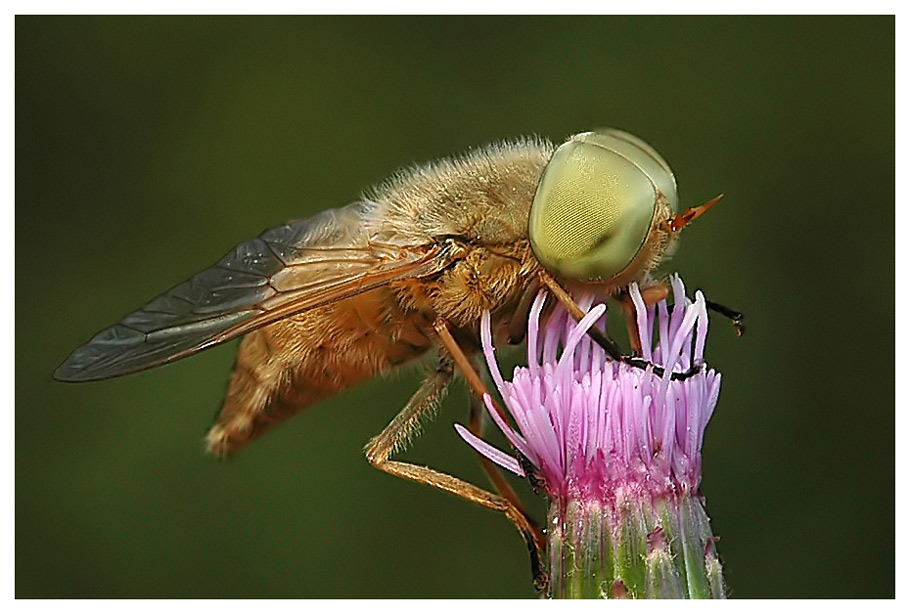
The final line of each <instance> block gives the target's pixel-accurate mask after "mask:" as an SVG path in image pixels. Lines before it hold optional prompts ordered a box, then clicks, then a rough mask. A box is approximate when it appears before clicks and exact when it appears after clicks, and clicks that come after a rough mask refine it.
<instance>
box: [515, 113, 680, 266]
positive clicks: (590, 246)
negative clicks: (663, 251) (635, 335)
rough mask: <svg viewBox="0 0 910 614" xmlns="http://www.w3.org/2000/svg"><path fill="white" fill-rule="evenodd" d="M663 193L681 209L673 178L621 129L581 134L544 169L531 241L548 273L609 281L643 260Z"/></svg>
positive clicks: (533, 209)
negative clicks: (640, 256) (643, 249)
mask: <svg viewBox="0 0 910 614" xmlns="http://www.w3.org/2000/svg"><path fill="white" fill-rule="evenodd" d="M658 193H660V194H663V195H664V196H665V197H666V199H667V200H668V201H669V203H670V206H671V208H672V209H673V211H674V212H675V211H676V207H677V195H676V179H675V178H674V177H673V172H672V171H671V170H670V167H669V166H667V163H666V162H665V161H664V160H663V158H661V157H660V155H658V153H657V152H656V151H654V149H653V148H651V146H649V145H648V144H647V143H645V142H644V141H642V140H641V139H639V138H637V137H635V136H632V135H631V134H628V133H625V132H620V131H619V130H603V131H598V132H586V133H583V134H579V135H576V136H574V137H572V138H571V139H569V140H568V141H566V142H565V143H563V144H562V145H561V146H560V147H559V148H558V149H557V150H556V152H555V153H554V154H553V157H552V158H551V159H550V161H549V162H548V163H547V167H546V169H544V173H543V176H542V177H541V179H540V184H539V185H538V186H537V192H536V194H535V195H534V203H533V205H532V206H531V218H530V224H529V227H528V236H529V238H530V240H531V248H532V249H533V250H534V254H535V255H536V256H537V258H538V260H540V262H541V264H543V265H544V266H545V267H546V268H548V269H550V270H552V271H554V272H556V273H558V274H561V275H565V276H567V277H571V278H573V279H579V280H594V279H609V278H611V277H613V276H615V275H616V274H618V273H620V272H621V271H622V270H623V269H625V268H626V267H627V266H628V265H629V264H630V263H631V262H632V260H633V259H634V258H635V256H636V255H637V254H638V252H639V250H640V249H641V247H642V245H643V244H644V242H645V239H646V238H647V236H648V231H649V229H650V228H651V221H652V218H653V217H654V211H655V207H656V205H657V198H658Z"/></svg>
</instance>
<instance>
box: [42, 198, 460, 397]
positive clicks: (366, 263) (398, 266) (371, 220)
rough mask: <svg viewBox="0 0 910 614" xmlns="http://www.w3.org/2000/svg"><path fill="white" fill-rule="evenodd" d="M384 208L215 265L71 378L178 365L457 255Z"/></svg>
mask: <svg viewBox="0 0 910 614" xmlns="http://www.w3.org/2000/svg"><path fill="white" fill-rule="evenodd" d="M378 207H379V205H376V204H375V203H371V202H357V203H353V204H351V205H348V206H347V207H343V208H340V209H330V210H328V211H323V212H322V213H319V214H318V215H316V216H314V217H311V218H309V219H306V220H301V221H296V222H289V223H288V224H285V225H284V226H279V227H277V228H273V229H271V230H267V231H266V232H264V233H263V234H261V235H260V236H259V237H258V238H256V239H252V240H250V241H246V242H244V243H241V244H240V245H238V246H237V247H235V248H234V249H233V250H231V251H230V252H229V253H228V254H227V255H225V256H224V257H223V258H222V259H221V260H220V261H218V263H217V264H215V265H214V266H212V267H210V268H208V269H206V270H204V271H202V272H201V273H198V274H197V275H195V276H193V277H192V278H191V279H189V280H188V281H186V282H184V283H182V284H180V285H179V286H177V287H175V288H172V289H171V290H170V291H168V292H166V293H165V294H162V295H161V296H159V297H158V298H155V299H153V300H152V301H151V302H149V303H148V304H147V305H145V306H144V307H142V308H141V309H139V310H137V311H134V312H133V313H131V314H129V315H127V316H126V317H125V318H123V319H122V320H120V322H119V323H117V324H115V325H113V326H111V327H110V328H107V329H105V330H102V331H101V332H99V333H98V334H96V335H95V336H94V337H92V338H91V340H89V341H88V343H86V344H85V345H83V346H81V347H79V348H77V349H76V350H75V351H74V352H73V353H72V354H71V355H70V356H69V358H67V359H66V361H65V362H64V363H63V364H62V365H60V367H59V368H58V369H57V371H56V372H55V373H54V377H55V378H56V379H58V380H62V381H70V382H77V381H90V380H96V379H104V378H108V377H115V376H117V375H124V374H127V373H132V372H134V371H139V370H141V369H147V368H149V367H154V366H157V365H161V364H164V363H168V362H172V361H174V360H178V359H180V358H183V357H185V356H188V355H190V354H193V353H195V352H198V351H199V350H202V349H205V348H208V347H210V346H212V345H215V344H218V343H222V342H224V341H227V340H229V339H233V338H235V337H237V336H239V335H242V334H245V333H247V332H250V331H252V330H254V329H256V328H259V327H261V326H265V325H266V324H269V323H271V322H274V321H276V320H279V319H281V318H285V317H287V316H290V315H293V314H295V313H300V312H302V311H306V310H307V309H312V308H313V307H316V306H318V305H324V304H326V303H329V302H332V301H337V300H341V299H344V298H347V297H350V296H353V295H355V294H358V293H360V292H365V291H367V290H369V289H371V288H375V287H377V286H380V285H383V284H387V283H389V282H390V281H392V280H396V279H404V278H413V277H422V276H425V275H430V274H432V273H435V272H438V271H440V270H442V269H443V268H445V266H447V265H448V264H449V263H450V261H451V258H450V256H449V252H448V250H447V249H446V248H445V247H444V246H443V245H439V244H432V243H431V244H426V245H409V244H407V241H404V240H402V238H401V237H397V236H394V235H393V234H391V233H388V232H383V231H382V230H381V220H379V219H377V218H378V217H379V216H378V215H377V208H378Z"/></svg>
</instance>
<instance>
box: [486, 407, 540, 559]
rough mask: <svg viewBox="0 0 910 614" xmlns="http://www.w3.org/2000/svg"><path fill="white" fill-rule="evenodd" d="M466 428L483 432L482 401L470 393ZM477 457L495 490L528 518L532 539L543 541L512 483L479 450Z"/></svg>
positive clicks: (538, 526) (538, 529)
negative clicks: (533, 536)
mask: <svg viewBox="0 0 910 614" xmlns="http://www.w3.org/2000/svg"><path fill="white" fill-rule="evenodd" d="M468 430H469V431H470V432H471V433H472V434H474V435H475V436H477V437H480V436H481V435H482V434H483V401H482V400H481V399H480V397H478V396H477V395H476V394H471V411H470V414H469V417H468ZM477 458H478V460H480V465H481V466H482V467H483V470H484V472H485V473H486V474H487V477H489V478H490V481H491V482H492V483H493V486H495V487H496V491H497V492H499V494H501V495H502V496H503V497H504V498H505V499H507V500H508V501H509V502H510V503H511V504H512V505H514V506H515V509H517V510H518V511H519V512H521V513H522V514H523V515H524V517H525V518H526V519H527V520H528V524H529V525H531V527H532V528H533V529H534V535H535V538H534V541H535V542H536V543H538V544H542V543H544V534H543V531H542V530H541V528H540V525H539V524H537V523H536V522H534V521H533V520H532V519H531V517H530V516H529V515H528V513H527V512H526V511H525V509H524V506H523V505H522V503H521V499H519V498H518V494H517V493H516V492H515V490H514V489H513V488H512V485H511V484H509V483H508V482H507V481H506V479H505V476H503V475H502V472H501V471H500V470H499V468H498V467H497V466H496V465H495V464H493V462H492V461H491V460H490V459H488V458H487V457H486V456H484V455H483V454H481V453H480V452H477ZM526 473H527V471H526ZM528 476H529V478H531V474H530V473H528ZM532 485H533V481H532Z"/></svg>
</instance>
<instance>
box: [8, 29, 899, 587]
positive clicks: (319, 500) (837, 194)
mask: <svg viewBox="0 0 910 614" xmlns="http://www.w3.org/2000/svg"><path fill="white" fill-rule="evenodd" d="M604 125H612V126H617V127H622V128H624V129H626V130H629V131H631V132H633V133H635V134H637V135H639V136H641V137H643V138H645V139H646V140H647V141H649V142H650V143H651V144H652V145H654V146H655V147H656V148H657V150H658V151H660V152H661V153H662V154H663V155H664V156H665V157H666V158H667V160H668V161H669V162H670V164H671V166H672V167H673V169H674V170H675V172H676V175H677V178H678V181H679V183H680V188H681V196H682V200H683V202H684V203H686V204H688V205H691V204H697V203H701V202H703V201H705V200H707V199H708V198H710V197H712V196H714V195H715V194H717V193H719V192H724V193H725V194H726V198H725V199H724V201H723V202H722V204H720V205H719V206H718V207H717V208H715V209H714V210H713V211H712V212H711V214H710V215H707V216H705V217H704V218H702V219H701V220H699V221H698V222H697V223H696V224H695V225H694V226H693V227H692V228H690V229H688V230H686V232H685V237H684V240H683V242H682V246H681V249H680V251H679V253H678V255H677V257H676V258H675V259H674V260H673V262H672V263H671V264H670V266H668V267H665V270H667V271H672V270H678V271H680V272H681V273H682V274H683V275H684V277H685V279H686V281H687V282H688V284H689V286H690V287H692V288H694V287H702V288H705V289H706V290H707V291H708V293H709V296H710V297H712V298H714V299H715V300H719V301H721V302H725V303H727V304H730V305H732V306H735V307H736V308H739V309H742V310H743V311H744V312H745V313H746V314H747V323H748V333H747V335H746V336H745V337H743V338H741V339H740V338H737V337H735V335H734V334H733V331H732V330H731V329H730V328H729V327H728V326H727V325H725V324H724V323H723V322H722V321H720V320H716V323H715V325H714V327H713V330H712V334H711V341H710V344H709V353H708V357H709V359H710V360H711V361H712V363H713V365H714V366H716V367H717V368H719V369H721V370H722V371H723V373H724V386H723V391H722V394H721V400H720V403H719V405H718V410H717V413H716V414H715V418H714V420H713V421H712V423H711V425H710V426H709V428H708V433H707V438H706V445H705V451H704V454H705V460H704V475H705V477H704V482H703V489H704V492H705V494H706V496H707V502H708V511H709V513H710V514H711V516H712V518H713V526H714V530H715V532H716V533H717V534H718V535H720V536H721V537H722V541H721V542H720V546H719V547H720V552H721V555H722V556H723V560H724V563H725V572H726V575H727V579H728V581H729V585H730V587H731V594H732V596H733V597H891V596H893V595H894V485H895V484H894V478H895V475H894V383H895V381H894V366H893V361H894V345H893V333H894V268H893V267H894V230H895V227H894V19H893V18H891V17H884V18H868V17H867V18H850V17H840V18H811V17H810V18H702V17H692V18H632V17H596V18H595V17H584V18H543V17H541V18H441V17H440V18H72V17H66V18H47V17H39V18H34V17H19V18H17V19H16V190H17V191H16V251H17V253H16V380H15V383H16V593H17V595H18V596H19V597H342V596H344V597H533V596H534V595H535V593H534V590H533V589H532V588H531V586H530V582H529V574H528V563H527V558H526V553H525V549H524V545H523V544H522V542H521V540H520V539H519V537H518V535H517V534H516V532H515V531H514V530H513V528H512V527H511V526H510V525H509V524H508V522H507V521H506V520H504V519H503V518H501V517H498V516H496V515H494V514H493V513H490V512H487V511H484V510H481V509H479V508H474V507H472V506H471V505H469V504H467V503H464V502H462V501H460V500H457V499H455V498H454V497H451V496H448V495H444V494H441V493H439V492H435V491H433V490H431V489H428V488H425V487H419V486H416V485H412V484H410V483H406V482H404V481H401V480H398V479H395V478H392V477H390V476H387V475H385V474H382V473H380V472H378V471H376V470H374V469H372V468H371V467H370V466H369V465H368V464H367V463H366V462H365V460H364V459H363V457H362V454H361V446H362V445H363V444H364V442H366V441H367V439H369V437H371V436H372V435H374V434H375V433H377V432H378V431H379V430H380V429H381V428H382V427H383V426H385V424H386V423H387V422H388V421H389V420H390V419H391V418H392V416H393V415H394V414H395V412H396V411H397V410H398V409H399V408H400V407H401V406H402V405H403V404H404V402H405V400H406V399H407V397H408V396H409V394H410V392H411V391H413V389H414V388H415V387H416V386H417V383H418V381H419V373H418V372H417V371H416V370H411V371H407V372H405V373H402V374H400V375H397V376H395V377H393V378H391V381H375V382H370V383H367V384H365V385H362V386H360V387H358V388H356V389H354V390H351V391H349V392H347V393H345V394H342V395H340V396H339V397H337V398H335V399H332V400H330V401H327V402H325V403H322V404H321V405H319V406H317V407H314V408H312V409H311V410H309V411H307V412H305V413H304V414H302V415H300V416H298V417H296V418H295V419H293V420H291V421H289V422H288V423H286V424H285V425H283V426H282V427H281V428H279V429H277V430H275V431H274V432H273V433H271V434H270V435H269V436H267V437H266V438H264V439H263V440H261V441H260V442H258V443H257V444H256V445H254V446H252V447H251V448H249V449H248V450H247V451H245V452H244V453H242V454H241V455H239V456H238V457H237V458H235V459H233V460H231V461H229V462H227V463H218V462H216V461H214V460H213V459H212V458H210V457H208V456H206V455H204V454H203V446H202V436H203V434H204V433H205V430H206V428H207V426H208V425H209V422H210V420H211V417H212V415H213V414H214V412H215V410H216V409H217V408H218V407H219V404H220V402H221V398H222V394H223V391H224V387H225V381H226V378H227V375H228V372H229V369H230V366H231V363H232V361H233V353H234V350H235V345H234V344H230V346H229V347H222V348H217V349H215V350H212V351H209V352H206V353H204V354H202V355H199V356H196V357H193V358H191V359H188V360H185V361H182V362H179V363H177V364H174V365H171V366H168V367H164V368H161V369H157V370H153V371H149V372H145V373H141V374H138V375H134V376H131V377H126V378H121V379H117V380H112V381H107V382H101V383H93V384H86V385H66V384H61V383H57V382H54V381H52V380H51V377H50V376H51V373H52V372H53V370H54V368H55V367H56V366H57V364H58V363H59V362H60V361H62V360H63V358H65V357H66V355H67V354H68V352H69V351H70V350H72V349H73V348H75V347H76V346H77V345H78V344H80V343H81V342H83V341H84V340H86V339H87V338H88V337H89V336H90V335H91V334H92V333H94V332H95V331H96V330H97V329H99V328H101V327H104V326H106V325H109V324H111V323H113V322H114V321H116V320H117V319H118V318H119V317H120V316H122V315H123V314H125V313H126V312H128V311H130V310H132V309H133V308H135V307H138V306H140V305H141V304H143V303H144V302H145V301H146V300H147V299H149V298H151V297H152V296H154V295H156V294H157V293H159V292H160V291H162V290H164V289H166V288H169V287H170V286H172V285H174V284H175V283H177V282H179V281H182V280H183V279H185V278H186V277H188V276H189V275H191V274H192V273H194V272H196V271H197V270H198V269H201V268H203V267H205V266H207V265H209V264H211V263H213V262H214V261H215V260H216V259H217V258H219V257H220V256H221V255H222V254H223V253H224V252H226V251H227V250H228V249H229V248H230V247H231V246H233V245H234V244H235V243H236V242H238V241H240V240H243V239H246V238H248V237H251V236H254V235H256V234H258V233H259V232H260V231H261V230H263V229H264V228H266V227H269V226H273V225H276V224H277V223H280V222H283V221H284V220H286V219H292V218H298V217H303V216H307V215H310V214H312V213H314V212H316V211H319V210H321V209H323V208H326V207H334V206H339V205H343V204H346V203H347V202H349V201H351V200H353V199H355V198H356V197H357V196H358V194H359V193H360V190H361V189H363V188H365V187H367V186H369V185H370V184H373V183H375V182H378V181H380V180H382V179H383V178H385V177H386V176H388V175H389V174H390V173H392V172H393V171H394V170H396V169H397V168H399V167H401V166H404V165H409V164H411V163H414V162H420V161H426V160H430V159H433V158H437V157H439V156H443V155H446V154H450V153H455V152H460V151H462V150H464V149H466V148H467V147H470V146H475V145H480V144H484V143H487V142H489V141H492V140H495V139H499V138H503V137H514V136H518V135H523V134H530V133H537V134H541V135H544V136H547V137H550V138H552V139H554V140H560V139H562V138H564V137H565V136H567V135H569V134H572V133H575V132H579V131H582V130H586V129H590V128H592V127H597V126H604ZM465 406H466V396H465V393H464V391H463V390H461V388H460V387H459V390H458V391H456V392H455V393H454V394H453V395H452V396H450V398H449V400H448V401H447V402H446V404H445V405H444V407H443V409H442V411H441V412H440V415H439V416H438V417H437V419H436V420H435V422H434V423H433V424H431V425H428V428H427V429H426V432H425V435H424V436H423V437H422V438H421V439H419V440H418V441H417V443H416V445H414V446H413V448H412V449H411V450H409V451H408V452H407V453H406V454H405V455H404V458H407V459H411V460H415V461H419V462H422V463H427V464H429V465H431V466H434V467H438V468H443V469H446V470H448V471H451V472H452V473H455V474H456V475H460V476H464V477H467V478H470V479H472V480H475V481H477V482H483V476H482V473H481V471H480V469H479V467H478V466H477V464H476V461H475V459H474V458H473V456H472V454H471V452H470V451H469V450H468V448H467V446H465V445H464V444H463V443H462V442H461V441H460V440H459V438H458V437H457V435H456V433H455V432H454V430H453V429H452V426H451V425H452V423H453V422H455V421H463V420H464V417H465V416H464V414H465ZM518 484H519V487H521V488H522V493H523V494H524V496H525V497H526V499H527V500H528V501H529V502H531V501H534V503H533V504H532V507H534V509H535V511H536V513H537V514H538V517H539V516H540V515H541V514H542V511H543V502H542V501H540V500H535V499H534V498H533V495H531V493H530V492H529V490H528V489H527V488H525V487H524V486H523V485H522V484H520V483H518Z"/></svg>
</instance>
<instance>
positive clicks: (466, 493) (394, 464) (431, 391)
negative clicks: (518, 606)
mask: <svg viewBox="0 0 910 614" xmlns="http://www.w3.org/2000/svg"><path fill="white" fill-rule="evenodd" d="M462 356H463V354H462ZM456 362H457V361H456ZM452 377H453V369H452V361H451V360H450V359H448V358H443V359H442V360H441V361H440V366H439V368H438V369H437V371H436V373H434V374H431V375H430V376H429V377H427V378H426V379H425V380H424V382H423V383H422V384H421V386H420V388H419V389H418V390H417V392H415V393H414V395H413V396H412V397H411V399H410V400H409V401H408V403H407V405H405V407H404V409H402V410H401V411H400V412H399V414H398V415H397V416H396V417H395V418H394V419H393V420H392V422H391V423H390V424H389V425H388V426H387V427H386V428H385V429H383V431H382V433H380V434H379V435H377V436H376V437H374V438H373V439H371V440H370V442H369V443H368V444H367V446H366V448H365V450H364V452H365V454H366V457H367V460H369V461H370V463H371V464H372V465H373V466H374V467H376V468H377V469H381V470H382V471H385V472H386V473H388V474H391V475H395V476H398V477H401V478H405V479H408V480H411V481H414V482H417V483H418V484H425V485H427V486H432V487H433V488H438V489H439V490H443V491H445V492H448V493H451V494H453V495H456V496H458V497H461V498H462V499H466V500H468V501H470V502H472V503H475V504H477V505H480V506H481V507H485V508H487V509H490V510H494V511H497V512H502V513H503V514H505V516H506V518H508V519H509V520H510V521H511V522H512V523H513V524H514V525H515V526H516V527H517V528H518V531H519V532H520V533H521V535H522V537H523V538H524V540H525V544H526V545H527V547H528V552H529V554H530V556H531V573H532V576H533V578H534V584H535V586H537V587H538V588H539V589H543V588H544V587H546V585H547V576H546V573H545V572H544V571H543V568H542V566H541V562H540V552H542V551H543V550H544V548H545V546H544V543H543V542H542V541H538V540H539V539H540V536H539V534H538V532H537V529H536V527H534V526H533V525H532V524H531V523H530V522H529V521H528V519H527V517H526V516H525V514H524V512H523V511H522V510H521V509H520V508H518V507H517V506H516V505H515V504H514V503H512V502H511V501H509V500H508V499H506V498H505V497H502V496H500V495H496V494H493V493H491V492H488V491H486V490H484V489H482V488H479V487H477V486H475V485H473V484H471V483H469V482H465V481H464V480H461V479H459V478H456V477H454V476H451V475H448V474H446V473H442V472H440V471H436V470H434V469H430V468H429V467H421V466H419V465H414V464H411V463H405V462H401V461H394V460H391V459H390V457H391V456H392V454H393V453H394V452H395V451H397V450H400V449H401V448H402V447H404V445H405V444H406V443H407V440H408V438H409V437H410V436H411V435H412V434H413V432H414V429H415V428H416V426H417V425H418V424H419V421H420V418H421V416H423V415H425V414H426V413H428V412H430V411H432V410H433V409H434V408H435V407H436V405H437V404H438V402H439V400H440V398H441V396H442V394H444V392H445V389H446V388H447V387H448V385H449V383H450V382H451V380H452ZM475 377H476V373H475Z"/></svg>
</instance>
